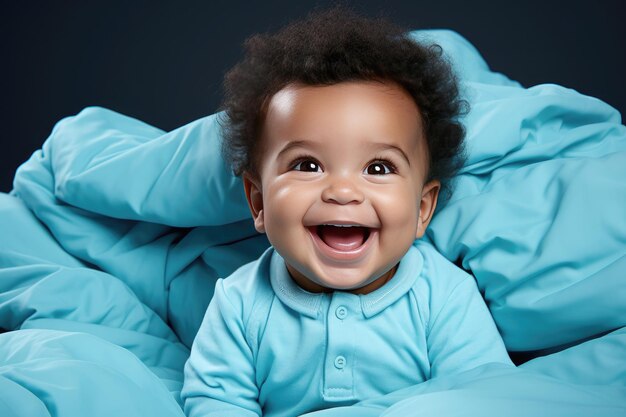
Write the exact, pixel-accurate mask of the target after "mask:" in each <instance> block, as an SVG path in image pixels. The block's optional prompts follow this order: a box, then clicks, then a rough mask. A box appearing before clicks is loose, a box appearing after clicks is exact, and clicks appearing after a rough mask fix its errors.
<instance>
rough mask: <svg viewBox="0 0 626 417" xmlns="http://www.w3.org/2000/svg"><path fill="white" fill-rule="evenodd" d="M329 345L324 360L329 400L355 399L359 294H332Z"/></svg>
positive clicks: (325, 391)
mask: <svg viewBox="0 0 626 417" xmlns="http://www.w3.org/2000/svg"><path fill="white" fill-rule="evenodd" d="M326 314H327V317H326V323H327V348H326V357H325V361H324V384H323V394H324V398H325V399H326V400H327V401H347V400H353V399H355V390H354V366H355V359H356V358H355V343H358V341H357V340H355V339H356V337H357V335H356V334H355V332H354V330H355V324H356V322H357V321H358V320H359V317H361V316H362V314H361V304H360V301H359V297H358V296H357V295H354V294H350V293H343V292H335V293H333V296H332V299H331V301H330V305H329V308H328V310H327V313H326Z"/></svg>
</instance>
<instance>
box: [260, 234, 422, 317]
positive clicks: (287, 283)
mask: <svg viewBox="0 0 626 417" xmlns="http://www.w3.org/2000/svg"><path fill="white" fill-rule="evenodd" d="M423 265H424V258H423V256H422V254H421V253H420V251H419V250H418V249H417V248H416V247H415V246H411V247H410V248H409V250H408V251H407V253H406V254H405V255H404V256H403V257H402V259H401V260H400V263H399V265H398V269H397V270H396V273H395V274H394V276H393V277H392V278H391V280H389V282H387V283H386V284H385V285H383V286H382V287H380V288H378V289H377V290H375V291H373V292H371V293H369V294H363V295H357V294H350V293H346V292H343V291H338V292H341V293H342V294H343V296H346V295H347V296H353V297H358V298H359V299H360V302H361V310H362V311H363V314H364V315H365V316H366V317H368V318H369V317H372V316H374V315H376V314H378V313H380V312H381V311H382V310H384V309H385V308H387V307H389V306H390V305H391V304H393V303H395V302H396V301H397V300H398V299H400V298H401V297H402V296H403V295H405V294H406V293H407V292H408V291H409V289H411V287H412V286H413V284H414V283H415V281H416V279H417V278H418V277H419V276H420V274H421V273H422V269H423ZM270 282H271V284H272V288H273V289H274V292H275V293H276V296H277V297H278V298H279V299H280V301H282V302H283V304H285V305H287V306H288V307H289V308H291V309H293V310H295V311H297V312H299V313H300V314H304V315H306V316H308V317H311V318H316V317H317V316H318V314H319V313H320V312H321V306H322V305H323V304H325V303H324V301H325V299H329V300H330V298H331V297H332V296H333V294H334V293H312V292H309V291H306V290H305V289H303V288H301V287H300V286H299V285H298V284H296V282H295V281H294V280H293V279H292V278H291V275H289V271H288V270H287V266H286V265H285V260H284V259H283V258H282V257H281V256H280V255H279V254H278V252H276V250H275V249H274V253H273V254H272V259H271V262H270Z"/></svg>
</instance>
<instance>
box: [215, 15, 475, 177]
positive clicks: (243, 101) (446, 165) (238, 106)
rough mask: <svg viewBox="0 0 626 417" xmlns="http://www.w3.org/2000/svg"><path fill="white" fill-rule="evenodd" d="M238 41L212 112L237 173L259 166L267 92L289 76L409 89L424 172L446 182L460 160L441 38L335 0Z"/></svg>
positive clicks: (460, 134) (452, 83)
mask: <svg viewBox="0 0 626 417" xmlns="http://www.w3.org/2000/svg"><path fill="white" fill-rule="evenodd" d="M244 49H245V56H244V58H243V60H242V61H240V62H239V63H237V64H236V65H235V66H234V67H232V68H231V69H230V71H228V72H227V73H226V75H225V78H224V98H223V101H222V105H221V106H220V110H223V113H221V114H220V117H218V123H219V124H220V126H221V128H222V135H223V147H222V150H223V153H224V157H225V158H226V159H227V161H228V162H229V163H230V164H231V167H232V169H233V172H234V173H235V174H236V175H241V174H242V173H244V172H248V173H250V174H251V175H253V176H256V175H257V174H258V172H260V171H259V170H258V167H257V157H256V153H257V150H258V149H259V148H258V146H259V138H260V135H261V130H262V127H263V122H264V118H265V114H266V110H267V105H268V102H269V99H270V98H271V97H272V96H273V95H274V94H276V93H277V92H278V91H280V90H281V89H283V88H284V87H285V86H287V85H288V84H291V83H299V84H304V85H309V86H317V85H319V86H321V85H332V84H337V83H340V82H345V81H383V82H384V81H391V82H395V83H396V84H399V85H400V86H401V87H402V88H404V89H405V90H406V91H407V92H408V93H409V94H410V95H411V97H412V98H413V100H414V101H415V103H416V104H417V107H418V109H419V110H420V113H421V117H422V124H423V126H424V135H425V137H426V141H427V145H428V153H429V165H428V166H429V169H428V180H430V179H438V180H440V181H441V182H442V184H443V185H444V189H445V187H446V184H447V182H448V181H447V180H449V179H451V178H452V177H453V176H454V175H455V174H456V173H457V172H458V170H459V169H460V168H461V167H462V165H463V162H464V159H465V156H464V150H463V149H464V147H463V138H464V135H465V130H464V127H463V125H462V123H461V122H460V121H459V119H460V116H462V115H463V114H464V113H465V112H466V111H467V110H466V109H467V103H466V102H465V101H464V100H462V99H461V97H460V93H459V88H458V85H457V80H456V76H455V74H454V72H453V71H452V69H451V67H450V65H449V63H448V62H447V60H446V59H445V58H444V57H443V52H442V49H441V47H440V46H438V45H422V44H420V43H417V42H416V41H415V40H413V39H411V38H410V35H409V32H408V31H407V30H405V29H403V28H401V27H399V26H397V25H395V24H394V23H391V22H390V21H389V20H386V19H384V18H381V17H379V18H375V19H369V18H366V17H363V16H360V15H358V14H357V13H355V12H354V11H352V10H350V9H347V8H344V7H343V6H335V7H332V8H330V9H326V10H315V11H313V12H312V13H310V14H309V15H308V16H307V17H306V18H305V19H303V20H301V21H295V22H293V23H291V24H289V25H288V26H286V27H284V28H283V29H281V30H280V31H279V32H277V33H276V34H256V35H254V36H252V37H250V38H248V39H246V41H245V42H244ZM221 118H223V120H221Z"/></svg>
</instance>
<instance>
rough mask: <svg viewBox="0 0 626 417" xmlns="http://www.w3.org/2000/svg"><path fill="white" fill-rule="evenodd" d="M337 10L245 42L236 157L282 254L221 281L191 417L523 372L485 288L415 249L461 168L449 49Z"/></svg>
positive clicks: (228, 139)
mask: <svg viewBox="0 0 626 417" xmlns="http://www.w3.org/2000/svg"><path fill="white" fill-rule="evenodd" d="M405 33H406V31H404V30H402V29H400V28H397V27H396V26H395V25H392V24H391V23H389V22H387V21H385V20H383V19H375V20H369V19H366V18H363V17H360V16H358V15H355V14H354V13H352V12H350V11H349V10H344V9H343V8H333V9H330V10H327V11H322V12H316V13H314V14H311V15H309V17H308V18H307V19H305V20H304V21H301V22H296V23H293V24H291V25H290V26H288V27H287V28H285V29H283V30H282V31H280V32H279V33H277V34H274V35H264V36H260V35H257V36H255V37H252V38H251V39H249V40H248V41H247V42H246V47H247V56H246V57H245V59H244V60H243V61H242V62H241V63H239V64H238V65H236V66H235V67H234V68H233V69H232V70H231V71H230V72H229V73H228V74H227V76H226V80H225V87H226V88H225V93H226V98H225V102H224V103H225V105H224V107H225V110H226V115H227V116H228V119H227V121H226V122H225V129H224V130H225V132H224V135H225V154H226V156H227V157H228V158H229V160H230V162H231V163H232V166H233V169H234V171H235V173H236V174H238V175H242V177H243V184H244V189H245V193H246V196H247V200H248V203H249V207H250V212H251V213H252V217H253V218H254V224H255V227H256V229H257V231H259V232H261V233H266V234H267V237H268V239H269V241H270V243H271V244H272V247H270V248H269V249H268V250H267V251H266V252H265V253H264V254H263V255H262V256H261V258H259V259H258V260H257V261H255V262H253V263H251V264H248V265H245V266H243V267H241V268H240V269H238V270H237V271H236V272H235V273H233V274H232V275H231V276H230V277H228V278H226V279H223V280H222V279H221V280H219V281H218V283H217V285H216V288H215V295H214V297H213V300H212V301H211V303H210V305H209V307H208V310H207V312H206V315H205V318H204V321H203V323H202V325H201V328H200V330H199V332H198V334H197V336H196V339H195V341H194V344H193V348H192V351H191V356H190V358H189V361H188V362H187V364H186V367H185V383H184V387H183V390H182V393H181V396H182V400H183V401H184V409H185V413H186V414H187V415H188V416H190V417H196V416H198V417H199V416H205V417H206V416H220V417H223V416H261V415H263V416H290V417H291V416H296V415H300V414H303V413H307V412H311V411H315V410H321V409H325V408H329V407H337V406H344V405H350V404H354V403H356V402H358V401H360V400H363V399H369V398H373V397H376V396H381V395H384V394H387V393H390V392H392V391H395V390H398V389H401V388H404V387H408V386H411V385H415V384H418V383H420V382H423V381H426V380H428V379H430V378H434V377H436V376H438V375H442V374H448V373H457V372H461V371H464V370H468V369H471V368H474V367H476V366H479V365H482V364H485V363H488V362H501V363H511V362H510V360H509V357H508V355H507V352H506V349H505V347H504V344H503V342H502V339H501V337H500V335H499V334H498V331H497V328H496V326H495V324H494V322H493V320H492V318H491V315H490V314H489V311H488V309H487V307H486V305H485V304H484V301H483V299H482V297H481V295H480V293H479V292H478V290H477V287H476V284H475V282H474V280H473V278H472V277H471V276H470V275H468V274H467V273H465V272H463V271H462V270H460V269H458V268H457V267H455V266H454V265H453V264H452V263H450V262H449V261H448V260H446V259H445V258H444V257H443V256H441V255H440V254H438V253H437V252H436V251H435V250H434V249H433V248H432V247H431V246H430V245H428V244H426V243H424V242H421V241H420V240H416V239H420V238H421V237H422V236H423V235H424V232H425V231H426V228H427V226H428V224H429V222H430V220H431V219H432V217H433V213H434V211H435V207H436V205H437V200H438V196H439V194H440V191H441V190H443V189H445V185H446V184H448V182H449V179H450V178H451V177H452V176H453V175H454V174H455V173H456V171H457V170H458V168H459V166H460V164H461V163H462V162H463V158H462V148H463V146H462V144H463V135H464V132H463V128H462V126H461V124H460V123H459V121H458V117H459V115H460V114H461V112H462V110H463V108H464V107H463V105H464V103H463V101H462V100H461V99H460V98H459V93H458V89H457V85H456V82H455V78H454V75H453V73H452V71H451V69H450V68H449V66H448V65H447V63H446V62H445V60H444V59H443V58H442V57H441V50H440V48H437V47H432V46H423V45H420V44H418V43H416V42H415V41H413V40H411V39H410V38H409V37H408V36H407V35H406V34H405Z"/></svg>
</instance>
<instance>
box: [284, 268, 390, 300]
mask: <svg viewBox="0 0 626 417" xmlns="http://www.w3.org/2000/svg"><path fill="white" fill-rule="evenodd" d="M287 269H288V270H289V273H290V275H291V277H292V279H293V280H294V281H295V282H296V283H297V284H298V285H299V286H300V287H302V288H303V289H305V290H307V291H309V292H333V291H344V292H351V293H355V294H367V293H370V292H372V291H374V290H376V289H378V288H380V287H382V286H383V285H384V284H385V283H387V282H388V281H389V280H390V279H391V278H392V277H393V275H394V273H395V270H396V267H395V266H394V267H393V268H391V269H390V270H387V271H386V272H383V273H382V274H380V273H377V274H375V275H373V276H370V277H368V278H366V279H363V278H362V274H358V271H353V270H350V271H348V270H341V268H333V270H334V271H331V273H329V274H327V275H326V274H319V275H315V274H312V273H310V272H309V273H306V274H303V273H302V272H299V271H297V270H295V269H294V268H291V267H288V268H287ZM335 269H336V270H335ZM292 271H293V272H292ZM331 277H332V278H331Z"/></svg>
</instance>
